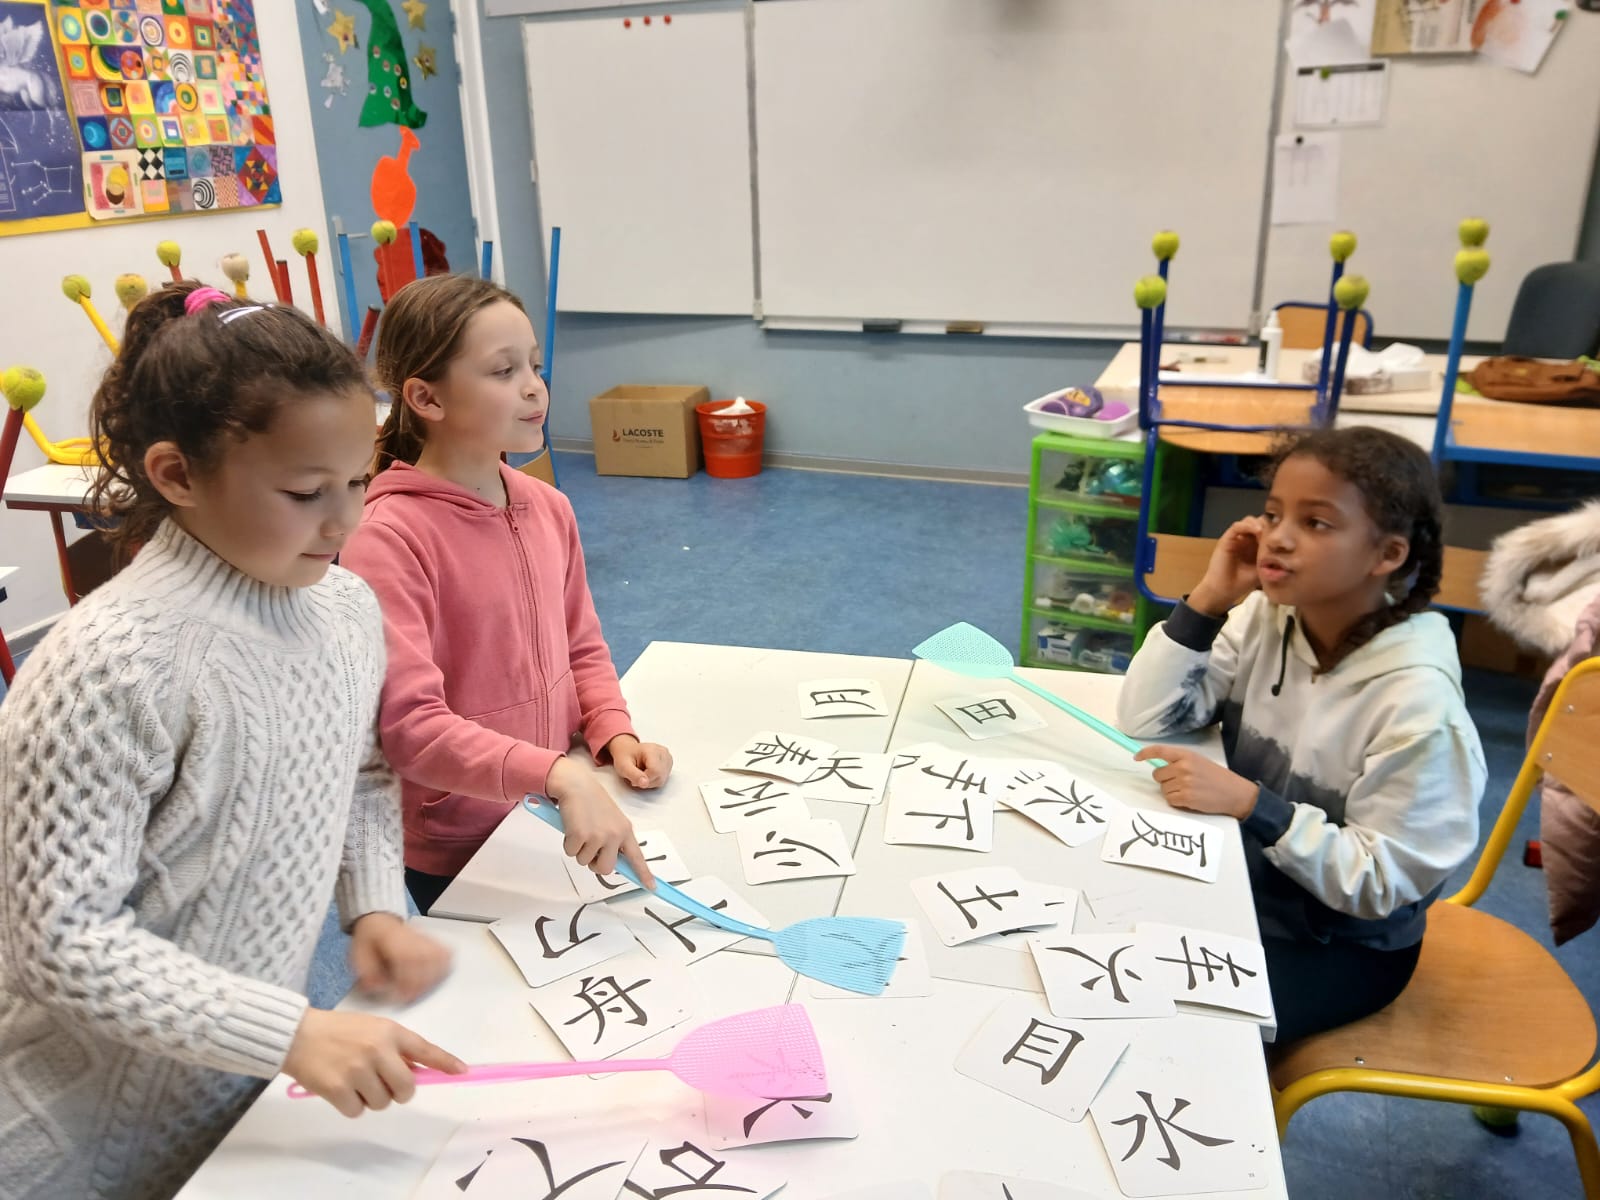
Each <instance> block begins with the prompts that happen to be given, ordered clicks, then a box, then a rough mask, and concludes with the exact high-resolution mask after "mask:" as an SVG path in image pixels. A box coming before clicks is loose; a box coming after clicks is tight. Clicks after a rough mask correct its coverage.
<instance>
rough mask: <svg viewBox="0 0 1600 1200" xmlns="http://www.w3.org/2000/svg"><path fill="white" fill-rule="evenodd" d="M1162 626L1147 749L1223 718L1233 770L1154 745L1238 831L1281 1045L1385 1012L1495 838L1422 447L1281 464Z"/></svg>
mask: <svg viewBox="0 0 1600 1200" xmlns="http://www.w3.org/2000/svg"><path fill="white" fill-rule="evenodd" d="M1269 486H1270V492H1269V495H1268V497H1267V502H1266V511H1265V513H1264V514H1263V515H1262V516H1259V517H1247V518H1245V519H1244V520H1242V521H1239V522H1236V523H1235V524H1234V525H1233V526H1232V527H1231V528H1230V529H1229V530H1228V531H1227V533H1225V534H1224V535H1223V537H1222V539H1221V540H1220V541H1219V542H1218V544H1217V548H1216V551H1215V552H1214V553H1213V555H1212V557H1211V562H1210V564H1209V565H1208V566H1207V568H1206V573H1205V577H1204V578H1203V579H1201V580H1200V582H1199V583H1198V584H1197V585H1196V586H1195V588H1194V590H1193V591H1192V592H1191V593H1190V594H1189V596H1188V597H1187V599H1186V600H1185V601H1184V602H1183V603H1181V604H1179V605H1178V607H1177V609H1176V610H1175V611H1174V612H1173V614H1172V615H1171V616H1170V617H1169V618H1168V619H1167V620H1166V622H1165V623H1164V624H1162V625H1160V626H1157V627H1156V628H1155V629H1154V630H1152V631H1151V633H1150V636H1149V637H1148V638H1147V639H1146V640H1145V643H1144V645H1143V647H1142V648H1141V649H1140V650H1139V653H1138V654H1137V655H1136V656H1135V657H1134V660H1133V663H1132V665H1131V666H1130V668H1129V670H1128V677H1127V681H1126V684H1125V686H1124V688H1123V690H1122V696H1121V700H1120V703H1119V706H1118V720H1119V723H1120V724H1121V725H1122V727H1123V729H1124V730H1126V731H1127V732H1128V733H1130V734H1133V735H1134V736H1137V737H1146V738H1159V737H1163V736H1166V735H1170V734H1175V733H1188V732H1191V731H1193V730H1196V729H1200V728H1203V727H1204V726H1207V725H1209V724H1211V723H1212V722H1213V721H1217V720H1220V721H1221V722H1222V738H1223V747H1224V749H1225V751H1226V753H1227V760H1228V765H1227V766H1226V767H1223V766H1219V765H1218V764H1216V763H1215V762H1212V761H1211V760H1210V759H1208V758H1206V757H1205V756H1203V755H1201V754H1199V753H1197V752H1196V751H1194V750H1192V749H1187V748H1183V747H1177V746H1163V745H1152V746H1148V747H1146V748H1145V749H1144V751H1142V752H1141V754H1140V755H1139V757H1140V758H1142V759H1143V758H1159V759H1162V760H1165V763H1166V765H1165V766H1162V767H1159V768H1158V769H1157V770H1156V772H1155V779H1156V782H1157V783H1159V784H1160V785H1161V789H1162V793H1163V795H1164V796H1165V797H1166V799H1167V802H1168V803H1169V804H1171V805H1173V806H1174V807H1175V808H1186V809H1192V810H1194V811H1197V812H1209V813H1224V814H1227V815H1230V816H1234V817H1237V818H1238V819H1239V822H1240V825H1241V832H1242V834H1243V838H1244V846H1245V856H1246V859H1247V861H1248V862H1249V866H1250V879H1251V885H1252V888H1253V890H1254V893H1255V902H1256V914H1257V917H1258V919H1259V921H1260V926H1261V937H1262V944H1263V945H1264V946H1265V948H1266V956H1267V971H1268V974H1269V976H1270V978H1271V984H1272V998H1273V1003H1274V1005H1275V1007H1276V1009H1277V1017H1278V1029H1279V1040H1280V1041H1287V1040H1290V1039H1293V1038H1297V1037H1304V1036H1306V1035H1308V1034H1311V1033H1316V1032H1319V1031H1321V1030H1325V1029H1331V1028H1334V1027H1336V1026H1339V1025H1343V1024H1346V1023H1348V1022H1350V1021H1354V1020H1357V1019H1359V1018H1361V1017H1364V1016H1367V1015H1368V1014H1370V1013H1373V1012H1376V1011H1377V1010H1378V1009H1380V1008H1382V1007H1384V1006H1385V1005H1386V1004H1388V1003H1389V1002H1390V1001H1391V1000H1393V999H1394V998H1395V997H1396V996H1398V995H1399V994H1400V992H1401V990H1402V989H1403V988H1404V987H1405V985H1406V982H1407V981H1408V980H1409V979H1410V978H1411V974H1412V971H1413V970H1414V969H1415V968H1416V963H1417V957H1418V954H1419V953H1420V951H1421V944H1422V935H1423V931H1424V929H1425V927H1426V923H1427V907H1428V905H1429V904H1431V903H1432V902H1433V901H1434V899H1436V898H1437V897H1438V895H1439V893H1440V891H1441V889H1442V888H1443V887H1444V883H1445V880H1446V879H1447V878H1448V876H1449V875H1450V873H1451V872H1452V871H1453V870H1454V869H1455V868H1456V867H1457V866H1458V865H1460V864H1461V862H1462V861H1464V860H1465V858H1466V857H1467V855H1469V854H1470V853H1471V852H1472V850H1473V847H1474V846H1475V845H1476V844H1477V837H1478V800H1479V797H1480V796H1481V794H1482V792H1483V787H1484V782H1485V778H1486V771H1485V767H1484V760H1483V750H1482V747H1481V746H1480V744H1479V741H1478V734H1477V731H1476V729H1474V727H1473V724H1472V720H1471V718H1470V717H1469V716H1468V714H1467V710H1466V705H1465V702H1464V700H1463V697H1462V692H1461V668H1460V662H1459V660H1458V658H1457V655H1456V647H1455V641H1454V639H1453V637H1452V636H1451V632H1450V627H1449V624H1448V623H1447V622H1446V620H1445V618H1444V617H1443V616H1441V615H1439V614H1438V613H1430V612H1427V611H1425V610H1426V609H1427V607H1428V605H1429V602H1430V601H1431V600H1432V598H1433V596H1434V594H1435V593H1436V592H1437V591H1438V588H1439V573H1440V567H1441V561H1442V553H1443V551H1442V545H1441V532H1440V519H1439V515H1440V507H1441V504H1440V497H1439V490H1438V485H1437V483H1436V482H1435V479H1434V474H1433V467H1432V464H1431V463H1430V462H1429V460H1428V457H1427V455H1426V454H1424V453H1423V452H1422V451H1421V450H1420V449H1418V448H1417V447H1416V446H1414V445H1412V444H1411V443H1410V442H1407V441H1405V440H1404V439H1401V438H1399V437H1396V436H1394V435H1393V434H1389V433H1386V432H1383V431H1382V430H1378V429H1371V428H1351V429H1342V430H1337V431H1335V430H1323V431H1318V432H1315V433H1311V434H1308V435H1305V436H1303V437H1301V438H1299V439H1298V440H1296V441H1294V442H1292V443H1290V444H1289V445H1288V446H1287V447H1286V448H1285V449H1284V450H1283V451H1282V452H1281V453H1280V454H1279V455H1278V456H1277V458H1276V461H1275V463H1274V465H1273V469H1272V473H1271V476H1270V484H1269Z"/></svg>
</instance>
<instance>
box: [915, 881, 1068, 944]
mask: <svg viewBox="0 0 1600 1200" xmlns="http://www.w3.org/2000/svg"><path fill="white" fill-rule="evenodd" d="M911 894H912V895H913V896H915V897H916V898H917V903H918V904H920V905H921V906H922V911H923V912H925V913H927V914H928V920H930V921H931V922H933V928H934V932H935V933H937V934H938V935H939V940H940V941H941V942H943V943H944V944H945V945H946V946H959V945H961V944H962V943H963V942H970V941H973V940H975V939H977V938H981V937H987V936H988V935H989V934H991V933H1007V932H1009V931H1010V930H1013V929H1023V928H1026V927H1027V926H1029V925H1048V924H1049V923H1050V913H1049V910H1048V909H1047V908H1046V906H1045V899H1044V896H1043V895H1042V894H1041V893H1040V892H1038V891H1037V890H1035V889H1033V888H1030V887H1029V885H1028V883H1027V881H1025V880H1024V879H1023V878H1022V876H1021V875H1019V874H1018V873H1017V872H1016V871H1014V870H1012V869H1011V868H1010V867H974V868H973V869H972V870H970V871H948V872H946V873H944V874H942V875H927V876H924V877H923V878H921V879H913V880H912V881H911Z"/></svg>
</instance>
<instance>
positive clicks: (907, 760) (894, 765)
mask: <svg viewBox="0 0 1600 1200" xmlns="http://www.w3.org/2000/svg"><path fill="white" fill-rule="evenodd" d="M942 753H948V751H946V750H945V748H944V747H943V746H941V745H939V743H938V742H916V743H914V744H913V745H910V746H903V747H901V748H900V749H898V750H891V751H890V752H889V758H890V763H889V767H890V775H889V778H890V779H891V780H894V779H898V778H900V777H901V776H902V775H903V774H904V773H905V772H906V771H907V770H909V769H910V768H912V767H914V766H916V765H917V764H918V763H920V762H921V761H922V760H923V759H924V758H927V757H930V756H932V755H935V754H942Z"/></svg>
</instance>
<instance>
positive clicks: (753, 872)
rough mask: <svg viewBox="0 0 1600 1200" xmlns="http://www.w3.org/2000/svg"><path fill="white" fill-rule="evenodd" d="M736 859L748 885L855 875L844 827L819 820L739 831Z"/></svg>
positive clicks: (853, 861) (836, 823) (854, 865)
mask: <svg viewBox="0 0 1600 1200" xmlns="http://www.w3.org/2000/svg"><path fill="white" fill-rule="evenodd" d="M739 858H740V860H741V861H742V862H743V864H744V881H745V882H746V883H752V884H754V883H776V882H778V881H779V880H781V879H818V878H821V877H823V876H827V875H854V874H855V873H856V861H855V859H854V858H853V857H852V856H851V854H850V843H849V842H848V841H847V840H846V838H845V836H844V827H843V826H842V825H840V824H839V822H837V821H829V820H825V819H820V818H811V819H808V820H805V821H791V822H789V823H788V824H786V825H780V826H778V827H777V828H775V829H741V830H740V831H739Z"/></svg>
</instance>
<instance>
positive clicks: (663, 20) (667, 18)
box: [661, 13, 672, 25]
mask: <svg viewBox="0 0 1600 1200" xmlns="http://www.w3.org/2000/svg"><path fill="white" fill-rule="evenodd" d="M661 23H662V24H663V25H671V24H672V14H671V13H668V14H667V15H666V16H664V17H662V18H661Z"/></svg>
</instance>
